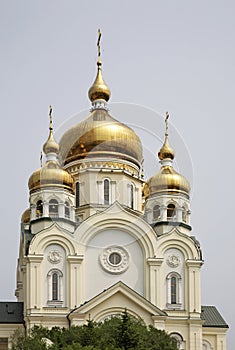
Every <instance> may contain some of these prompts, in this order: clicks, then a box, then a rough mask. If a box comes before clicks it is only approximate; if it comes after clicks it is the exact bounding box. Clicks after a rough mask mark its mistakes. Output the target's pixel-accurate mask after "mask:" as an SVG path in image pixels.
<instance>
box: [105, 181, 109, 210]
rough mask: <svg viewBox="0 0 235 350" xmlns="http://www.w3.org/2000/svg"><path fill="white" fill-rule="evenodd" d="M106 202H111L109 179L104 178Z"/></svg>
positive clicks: (106, 203)
mask: <svg viewBox="0 0 235 350" xmlns="http://www.w3.org/2000/svg"><path fill="white" fill-rule="evenodd" d="M104 204H105V205H108V204H109V180H107V179H105V180H104Z"/></svg>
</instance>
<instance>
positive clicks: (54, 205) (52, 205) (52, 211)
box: [49, 199, 59, 217]
mask: <svg viewBox="0 0 235 350" xmlns="http://www.w3.org/2000/svg"><path fill="white" fill-rule="evenodd" d="M58 209H59V208H58V202H57V200H56V199H51V200H50V202H49V216H52V217H57V216H58Z"/></svg>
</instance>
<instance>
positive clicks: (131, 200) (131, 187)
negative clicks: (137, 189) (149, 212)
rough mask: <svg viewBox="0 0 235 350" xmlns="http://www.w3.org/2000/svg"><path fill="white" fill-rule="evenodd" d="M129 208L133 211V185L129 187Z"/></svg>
mask: <svg viewBox="0 0 235 350" xmlns="http://www.w3.org/2000/svg"><path fill="white" fill-rule="evenodd" d="M130 208H131V209H134V185H133V184H131V185H130Z"/></svg>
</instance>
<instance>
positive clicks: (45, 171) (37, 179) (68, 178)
mask: <svg viewBox="0 0 235 350" xmlns="http://www.w3.org/2000/svg"><path fill="white" fill-rule="evenodd" d="M73 185H74V179H73V177H72V175H70V174H69V173H68V172H67V171H65V170H63V169H62V168H61V167H60V166H59V164H58V163H57V161H55V160H49V161H47V162H46V164H45V165H44V166H43V167H42V168H40V169H38V170H36V171H35V172H34V173H33V174H32V175H31V176H30V178H29V181H28V186H29V190H30V192H33V191H36V190H38V189H39V188H46V187H62V188H65V189H67V190H69V191H70V192H73Z"/></svg>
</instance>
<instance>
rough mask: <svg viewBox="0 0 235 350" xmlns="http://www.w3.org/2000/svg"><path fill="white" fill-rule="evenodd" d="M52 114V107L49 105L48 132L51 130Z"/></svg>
mask: <svg viewBox="0 0 235 350" xmlns="http://www.w3.org/2000/svg"><path fill="white" fill-rule="evenodd" d="M52 112H53V109H52V105H50V107H49V117H50V124H49V130H53V123H52Z"/></svg>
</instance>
